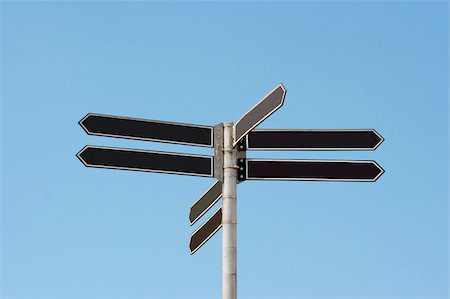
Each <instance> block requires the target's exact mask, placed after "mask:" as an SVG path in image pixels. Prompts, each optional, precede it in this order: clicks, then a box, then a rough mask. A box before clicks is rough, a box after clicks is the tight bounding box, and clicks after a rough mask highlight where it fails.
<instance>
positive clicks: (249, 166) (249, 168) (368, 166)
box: [245, 159, 384, 182]
mask: <svg viewBox="0 0 450 299" xmlns="http://www.w3.org/2000/svg"><path fill="white" fill-rule="evenodd" d="M383 172H384V170H383V169H382V168H381V167H380V166H379V165H378V164H377V163H376V162H375V161H338V160H265V159H251V160H250V159H249V160H246V161H245V178H246V179H249V180H299V181H362V182H364V181H366V182H372V181H376V180H377V179H378V178H379V177H380V176H381V175H382V174H383Z"/></svg>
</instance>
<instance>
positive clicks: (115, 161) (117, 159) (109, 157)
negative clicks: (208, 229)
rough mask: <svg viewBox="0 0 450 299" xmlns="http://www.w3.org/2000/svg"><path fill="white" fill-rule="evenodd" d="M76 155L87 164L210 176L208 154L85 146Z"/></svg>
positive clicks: (210, 164)
mask: <svg viewBox="0 0 450 299" xmlns="http://www.w3.org/2000/svg"><path fill="white" fill-rule="evenodd" d="M77 157H78V158H79V159H80V160H81V162H82V163H83V164H84V165H85V166H88V167H98V168H113V169H124V170H137V171H150V172H163V173H173V174H186V175H197V176H205V177H212V176H213V157H210V156H199V155H186V154H178V153H164V152H155V151H143V150H134V149H123V148H110V147H98V146H86V147H84V148H83V149H82V150H81V151H80V152H79V153H78V154H77Z"/></svg>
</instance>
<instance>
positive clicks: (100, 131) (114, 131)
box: [79, 113, 213, 147]
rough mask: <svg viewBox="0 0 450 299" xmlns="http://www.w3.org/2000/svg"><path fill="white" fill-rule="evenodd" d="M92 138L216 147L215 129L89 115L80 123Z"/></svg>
mask: <svg viewBox="0 0 450 299" xmlns="http://www.w3.org/2000/svg"><path fill="white" fill-rule="evenodd" d="M79 124H80V126H81V127H82V128H83V129H84V130H85V131H86V133H88V134H89V135H97V136H107V137H119V138H128V139H138V140H148V141H159V142H169V143H180V144H187V145H197V146H207V147H213V127H209V126H200V125H191V124H182V123H172V122H163V121H156V120H146V119H137V118H129V117H122V116H111V115H102V114H93V113H89V114H88V115H86V116H85V117H84V118H83V119H82V120H80V122H79Z"/></svg>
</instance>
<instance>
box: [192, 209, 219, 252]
mask: <svg viewBox="0 0 450 299" xmlns="http://www.w3.org/2000/svg"><path fill="white" fill-rule="evenodd" d="M221 227H222V208H220V209H218V210H217V212H215V213H214V215H212V216H211V217H210V218H209V219H208V220H207V221H206V222H205V223H204V224H203V225H202V226H200V227H199V228H198V229H197V230H196V231H195V232H194V233H193V234H192V235H191V242H190V243H189V249H190V250H191V254H193V253H195V252H196V251H197V250H198V249H199V248H200V247H202V245H203V244H205V243H206V241H208V240H209V239H210V238H211V237H212V236H214V234H215V233H216V232H217V231H218V230H219V229H220V228H221Z"/></svg>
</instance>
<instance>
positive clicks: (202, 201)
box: [189, 181, 222, 225]
mask: <svg viewBox="0 0 450 299" xmlns="http://www.w3.org/2000/svg"><path fill="white" fill-rule="evenodd" d="M221 196H222V182H221V181H217V182H216V183H215V184H214V185H212V186H211V187H210V188H209V189H208V190H207V191H206V192H205V193H204V194H203V195H202V196H200V198H199V199H198V200H197V201H196V202H195V203H194V204H193V205H192V207H191V211H190V213H189V221H190V222H191V225H192V224H194V223H195V222H197V220H198V219H200V217H202V216H203V214H205V213H206V212H208V210H209V209H210V208H211V207H212V206H213V205H214V204H215V203H216V202H217V201H218V200H219V199H220V197H221Z"/></svg>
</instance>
